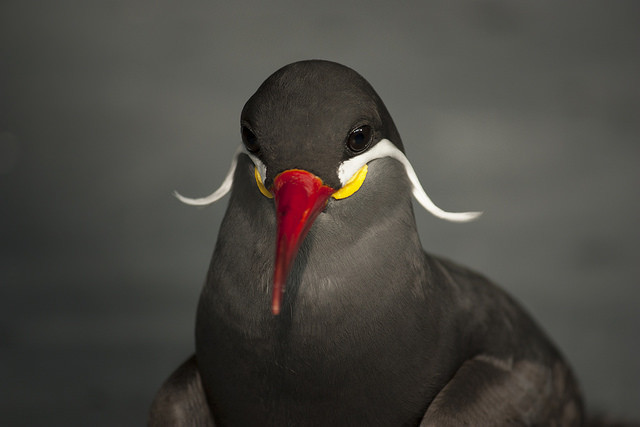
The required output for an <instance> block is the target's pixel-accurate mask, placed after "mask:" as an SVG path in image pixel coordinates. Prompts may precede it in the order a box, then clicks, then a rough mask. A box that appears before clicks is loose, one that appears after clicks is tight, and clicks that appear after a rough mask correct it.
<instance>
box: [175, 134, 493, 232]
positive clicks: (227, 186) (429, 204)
mask: <svg viewBox="0 0 640 427" xmlns="http://www.w3.org/2000/svg"><path fill="white" fill-rule="evenodd" d="M240 153H245V154H247V155H248V156H249V157H250V158H251V160H252V161H253V163H254V165H255V166H256V168H258V172H259V173H260V176H261V178H262V182H265V179H266V174H267V168H266V166H265V165H264V163H262V162H261V161H260V159H258V158H257V157H256V156H254V155H253V154H251V153H249V152H247V151H246V149H245V148H244V145H242V144H241V145H240V146H239V147H238V149H237V150H236V152H235V154H234V156H233V160H232V161H231V167H230V168H229V172H227V176H226V177H225V179H224V181H223V182H222V185H221V186H220V188H218V189H217V190H216V191H215V192H213V193H212V194H210V195H209V196H206V197H202V198H199V199H191V198H189V197H184V196H182V195H181V194H180V193H178V192H177V191H175V192H174V194H175V196H176V197H177V198H178V200H180V201H181V202H182V203H185V204H187V205H192V206H205V205H209V204H211V203H214V202H216V201H218V200H220V199H221V198H222V197H224V195H225V194H227V193H228V192H229V190H231V186H232V185H233V174H234V173H235V170H236V165H237V164H238V155H239V154H240ZM385 157H391V158H392V159H395V160H397V161H399V162H400V163H401V164H402V165H403V166H404V169H405V172H406V173H407V177H408V178H409V181H410V182H411V189H412V193H413V197H415V198H416V200H417V201H418V203H420V205H422V207H423V208H425V209H426V210H427V211H428V212H430V213H431V214H432V215H434V216H436V217H438V218H441V219H444V220H447V221H452V222H468V221H473V220H474V219H476V218H478V217H479V216H480V215H482V212H447V211H444V210H442V209H440V208H439V207H438V206H436V204H435V203H433V201H431V199H430V198H429V196H427V193H426V192H425V191H424V188H422V185H421V184H420V181H419V180H418V176H417V175H416V173H415V171H414V170H413V166H411V163H410V162H409V160H408V159H407V157H406V156H405V155H404V153H403V152H402V151H400V150H399V149H398V148H397V147H396V146H395V145H393V143H392V142H391V141H389V140H388V139H382V140H380V141H379V142H378V143H377V144H376V145H374V146H373V147H372V148H371V149H369V150H368V151H365V152H364V153H362V154H360V155H358V156H355V157H352V158H350V159H349V160H345V161H344V162H342V163H341V164H340V166H339V168H338V177H339V178H340V182H341V183H342V185H345V184H346V183H347V181H348V180H349V179H350V178H351V177H352V176H353V175H354V174H355V173H356V172H357V171H358V170H359V169H360V168H361V167H363V166H364V165H366V164H367V163H369V162H372V161H374V160H376V159H381V158H385Z"/></svg>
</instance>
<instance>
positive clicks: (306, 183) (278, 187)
mask: <svg viewBox="0 0 640 427" xmlns="http://www.w3.org/2000/svg"><path fill="white" fill-rule="evenodd" d="M334 192H335V190H334V189H333V188H331V187H329V186H327V185H324V184H323V183H322V180H321V179H320V178H318V177H317V176H315V175H314V174H312V173H310V172H307V171H304V170H300V169H290V170H287V171H284V172H282V173H280V174H278V176H276V178H275V180H274V181H273V188H272V193H273V197H274V200H275V203H276V218H277V222H278V234H277V240H276V265H275V269H274V273H273V296H272V300H271V311H272V312H273V314H279V313H280V306H281V303H282V293H283V292H284V287H285V284H286V282H287V277H288V276H289V272H290V271H291V266H292V265H293V261H294V260H295V258H296V255H297V254H298V249H299V248H300V245H301V244H302V241H303V240H304V238H305V237H306V235H307V233H308V232H309V229H310V228H311V225H312V224H313V221H315V219H316V218H317V216H318V215H319V214H320V212H322V210H323V209H324V207H325V206H326V204H327V200H328V199H329V197H330V196H331V194H333V193H334Z"/></svg>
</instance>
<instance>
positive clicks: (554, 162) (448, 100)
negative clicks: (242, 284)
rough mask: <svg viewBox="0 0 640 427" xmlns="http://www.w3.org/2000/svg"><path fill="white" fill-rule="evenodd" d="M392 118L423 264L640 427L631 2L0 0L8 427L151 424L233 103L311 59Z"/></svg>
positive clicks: (195, 277)
mask: <svg viewBox="0 0 640 427" xmlns="http://www.w3.org/2000/svg"><path fill="white" fill-rule="evenodd" d="M309 58H322V59H329V60H334V61H337V62H341V63H343V64H346V65H348V66H351V67H352V68H354V69H356V70H357V71H358V72H360V73H361V74H362V75H363V76H364V77H365V78H367V79H368V80H369V81H370V82H371V84H372V85H373V86H374V87H375V88H376V90H377V91H378V93H379V94H380V95H381V97H382V99H383V100H384V101H385V103H386V105H387V107H388V108H389V110H390V112H391V114H392V116H393V117H394V119H395V121H396V124H397V126H398V128H399V130H400V133H401V135H402V136H403V140H404V144H405V147H406V149H407V153H408V157H409V158H410V159H411V160H412V162H413V164H414V166H415V168H416V170H417V173H418V175H419V177H420V179H421V181H422V182H423V184H424V186H425V188H426V189H427V190H428V192H429V194H430V195H431V197H432V198H433V200H434V201H435V202H436V203H437V204H439V205H440V206H441V207H443V208H444V209H448V210H484V211H485V215H484V216H483V217H481V219H480V220H479V221H477V222H474V223H471V224H451V223H447V222H444V221H440V220H437V219H435V218H433V217H431V216H430V215H429V214H427V213H426V212H424V211H423V210H422V209H420V208H419V207H418V208H416V218H417V221H418V223H419V227H420V233H421V239H422V242H423V245H424V246H425V248H426V249H427V250H428V251H430V252H433V253H437V254H441V255H444V256H447V257H450V258H453V259H455V260H457V261H459V262H461V263H463V264H466V265H468V266H471V267H473V268H475V269H476V270H479V271H481V272H483V273H485V274H486V275H488V276H489V277H491V278H493V279H494V280H495V281H496V282H498V283H499V284H500V285H502V286H503V287H504V288H505V289H507V290H508V292H510V293H511V294H512V295H514V296H515V297H516V298H517V299H519V300H520V301H521V302H522V303H523V304H524V305H525V306H526V307H527V308H528V310H529V311H530V312H531V313H532V314H533V315H534V317H536V318H537V319H538V321H539V322H540V323H541V324H542V325H543V327H544V328H545V329H546V330H547V331H548V333H549V334H550V335H551V336H552V338H553V339H554V340H555V342H556V343H557V344H558V345H559V347H560V348H561V349H562V351H563V352H564V353H565V355H566V356H567V358H568V359H569V360H570V361H571V363H572V364H573V366H574V368H575V370H576V372H577V374H578V376H579V378H580V380H581V382H582V385H583V387H584V390H585V394H586V399H587V402H588V404H589V408H590V409H591V410H592V411H595V412H604V413H607V414H610V415H614V416H617V417H622V418H624V417H632V418H640V339H639V338H640V334H639V332H640V308H639V305H640V304H639V303H640V287H639V285H640V283H639V279H640V267H639V263H640V262H639V261H640V259H639V255H640V250H639V249H638V244H639V242H640V227H639V226H638V219H639V218H640V198H639V195H640V194H639V193H640V191H639V188H640V186H639V184H640V167H639V166H640V163H639V161H640V138H639V137H640V125H639V122H640V114H639V113H640V79H639V76H640V3H638V2H634V1H628V2H625V1H616V2H583V1H580V2H539V1H535V2H534V1H530V2H508V1H504V2H498V1H474V2H462V3H460V2H450V1H439V2H429V3H426V2H421V3H418V2H415V3H392V2H354V3H351V2H342V1H325V2H321V3H320V2H316V3H312V4H302V2H293V1H292V2H257V1H246V2H235V3H234V4H233V5H232V2H225V3H222V2H217V3H215V2H192V3H189V4H186V3H182V2H164V1H159V2H149V3H143V2H130V1H104V2H86V1H56V2H31V1H6V0H5V1H3V2H2V3H0V108H1V110H0V393H1V395H0V424H1V425H3V426H7V425H9V426H20V425H65V426H74V425H78V426H87V425H92V426H102V425H104V426H113V425H142V424H144V422H145V417H146V412H147V408H148V405H149V403H150V401H151V399H152V396H153V394H154V392H155V390H156V389H157V388H158V386H159V385H160V383H161V382H162V381H163V380H164V379H165V378H166V376H167V375H168V374H169V373H170V372H171V371H172V370H173V369H174V368H175V367H176V366H177V365H178V364H179V363H180V362H181V361H182V360H183V359H185V358H186V357H187V356H188V355H189V354H191V353H192V352H193V348H194V343H193V341H194V340H193V323H194V316H195V309H196V303H197V298H198V294H199V292H200V288H201V286H202V284H203V281H204V276H205V272H206V269H207V266H208V262H209V258H210V256H211V253H212V251H213V246H214V243H215V240H216V235H217V230H218V227H219V225H220V220H221V217H222V215H223V213H224V210H225V205H226V203H227V199H224V200H223V201H222V202H220V203H218V204H216V205H213V206H211V207H208V208H204V209H202V208H192V207H188V206H185V205H181V204H180V203H179V202H178V201H177V200H175V199H174V198H173V197H172V195H171V193H172V191H173V190H174V189H178V190H180V191H181V192H182V193H183V194H185V195H188V196H194V197H195V196H201V195H205V194H209V193H210V192H211V191H212V190H213V189H215V188H216V187H217V186H218V184H219V183H220V182H221V181H222V179H223V177H224V175H225V173H226V171H227V168H228V165H229V162H230V159H231V157H232V153H233V151H234V149H235V147H236V146H237V144H238V143H239V141H240V138H239V114H240V110H241V108H242V106H243V104H244V102H245V101H246V100H247V98H248V97H249V96H250V95H251V94H252V93H253V92H254V91H255V90H256V89H257V87H258V85H259V84H260V83H261V82H262V81H263V80H264V79H265V78H266V77H267V76H268V75H269V74H271V73H272V72H273V71H275V70H276V69H277V68H279V67H281V66H283V65H285V64H287V63H290V62H293V61H296V60H300V59H309Z"/></svg>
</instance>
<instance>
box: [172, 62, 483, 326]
mask: <svg viewBox="0 0 640 427" xmlns="http://www.w3.org/2000/svg"><path fill="white" fill-rule="evenodd" d="M240 125H241V136H242V144H241V145H240V146H239V148H238V150H237V151H236V155H235V156H234V160H233V162H232V166H231V168H230V171H229V173H228V174H227V177H226V179H225V181H224V182H223V184H222V186H221V187H220V188H219V189H218V190H217V191H216V192H214V193H213V194H211V195H210V196H207V197H204V198H200V199H191V198H187V197H184V196H181V195H180V194H178V193H176V196H177V197H178V198H179V199H180V200H181V201H183V202H184V203H187V204H191V205H206V204H210V203H213V202H215V201H217V200H219V199H220V198H221V197H223V196H224V195H225V194H226V193H227V192H228V191H229V190H230V189H231V188H232V186H233V176H234V171H235V166H236V163H237V156H238V155H240V154H243V153H244V154H245V155H247V156H249V158H250V159H251V161H252V162H253V164H254V167H255V168H254V169H255V170H254V172H255V173H254V176H255V185H256V186H257V188H258V189H259V190H260V193H261V194H262V196H261V197H267V198H270V199H273V201H274V203H275V211H276V220H277V236H276V247H275V253H276V256H275V267H274V275H273V288H272V289H273V292H272V303H271V310H272V312H273V314H278V313H279V312H280V308H281V303H282V293H283V291H284V287H285V284H286V281H287V278H288V275H289V272H290V270H291V266H292V264H293V261H294V260H295V258H296V255H297V253H298V250H299V248H300V245H301V244H302V242H303V240H304V238H305V236H306V235H307V233H308V231H309V230H310V229H311V227H312V225H313V223H314V221H315V219H316V218H317V217H318V215H319V214H320V213H321V212H322V211H323V210H324V208H325V207H326V205H327V203H329V201H330V200H332V199H333V200H335V201H336V203H340V202H342V201H345V200H347V199H349V198H350V197H351V196H352V195H353V194H355V193H356V192H357V191H359V189H360V188H361V186H362V184H363V183H364V181H365V180H366V179H367V172H368V168H369V165H370V164H372V163H373V162H374V161H375V160H377V159H381V158H386V157H390V158H393V159H395V160H397V161H398V162H400V163H401V164H402V165H403V166H404V168H405V171H406V174H407V177H408V180H409V182H410V183H411V187H412V193H413V195H414V197H416V199H417V200H418V202H419V203H420V204H421V205H422V206H424V207H425V208H426V209H427V210H428V211H430V212H431V213H433V214H434V215H436V216H438V217H440V218H443V219H446V220H450V221H469V220H472V219H474V218H476V217H477V216H478V215H480V213H479V212H463V213H450V212H445V211H443V210H441V209H440V208H438V207H437V206H436V205H435V204H434V203H433V202H432V201H431V200H430V198H429V197H428V196H427V194H426V192H425V191H424V189H423V188H422V186H421V185H420V182H419V181H418V178H417V176H416V174H415V172H414V170H413V167H412V166H411V164H410V162H409V161H408V160H407V158H406V156H405V154H404V148H403V146H402V142H401V140H400V136H399V134H398V131H397V130H396V127H395V125H394V123H393V120H392V119H391V116H390V115H389V112H388V111H387V109H386V107H385V106H384V104H383V102H382V100H381V99H380V97H379V96H378V95H377V94H376V92H375V91H374V90H373V88H372V87H371V85H370V84H369V83H368V82H367V81H366V80H365V79H364V78H363V77H361V76H360V75H359V74H358V73H356V72H355V71H353V70H352V69H350V68H348V67H345V66H343V65H340V64H336V63H334V62H329V61H318V60H312V61H301V62H296V63H293V64H290V65H287V66H285V67H283V68H281V69H280V70H278V71H276V72H275V73H274V74H272V75H271V76H270V77H269V78H267V80H266V81H265V82H264V83H263V84H262V85H261V86H260V87H259V88H258V90H257V91H256V93H255V94H254V95H253V96H251V98H250V99H249V100H248V101H247V103H246V104H245V106H244V108H243V110H242V114H241V118H240Z"/></svg>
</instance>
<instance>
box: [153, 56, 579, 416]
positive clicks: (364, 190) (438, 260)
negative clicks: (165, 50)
mask: <svg viewBox="0 0 640 427" xmlns="http://www.w3.org/2000/svg"><path fill="white" fill-rule="evenodd" d="M240 130H241V132H240V134H241V135H240V136H241V139H242V142H241V143H240V144H239V147H238V149H237V150H236V153H235V154H234V156H233V160H232V163H231V167H230V170H229V173H228V174H227V176H226V178H225V180H224V182H223V183H222V185H221V187H220V188H219V189H218V190H217V191H215V192H214V193H212V194H211V195H210V196H206V197H202V198H188V197H185V196H182V195H180V194H179V193H177V194H176V196H177V197H178V198H179V199H180V200H182V201H183V202H185V203H187V204H191V205H207V204H210V203H213V202H215V201H217V200H220V199H221V198H222V197H224V196H225V195H226V194H229V193H230V198H229V202H228V207H227V210H226V213H225V215H224V218H223V220H222V223H221V226H220V230H219V233H218V239H217V242H216V244H215V249H214V253H213V256H212V260H211V263H210V265H209V268H208V272H207V276H206V281H205V284H204V287H203V290H202V293H201V295H200V299H199V302H198V308H197V315H196V325H195V338H196V339H195V354H194V355H193V356H191V357H190V358H189V359H187V361H186V362H184V363H183V364H182V365H181V366H180V367H178V368H177V369H176V371H174V372H173V373H172V374H171V375H170V377H169V378H168V379H167V380H166V381H165V382H164V384H163V385H162V386H161V387H160V390H159V391H158V392H157V394H156V396H155V398H154V400H153V403H152V405H151V410H150V415H149V425H153V426H156V425H180V426H187V425H189V426H191V425H215V426H250V425H260V426H285V425H291V426H458V425H473V426H485V425H487V426H488V425H556V426H578V425H581V424H582V422H583V413H584V411H583V403H582V397H581V392H580V387H579V384H578V381H577V379H576V377H575V375H574V374H573V372H572V369H571V367H570V366H569V364H568V363H567V361H566V359H565V358H564V356H563V355H562V354H561V352H560V350H559V349H558V347H556V345H555V344H554V343H553V342H552V341H551V339H550V338H549V337H548V336H547V335H546V334H545V332H544V331H543V330H542V329H541V328H540V327H539V326H538V324H537V323H536V321H535V320H533V318H532V317H531V316H530V315H529V314H528V313H527V312H526V310H525V309H524V308H523V307H522V306H521V305H520V304H519V303H518V302H517V301H515V299H514V298H512V297H511V296H509V295H508V294H507V293H506V292H505V291H503V290H502V289H501V288H500V287H498V286H497V285H495V284H493V283H492V282H491V281H490V280H489V279H487V278H486V277H485V276H484V275H482V274H479V273H476V272H474V271H472V270H470V269H468V268H466V267H463V266H461V265H459V264H457V263H455V262H453V261H451V260H448V259H445V258H443V257H439V256H435V255H431V254H429V253H427V252H426V251H425V250H424V249H423V247H422V244H421V241H420V237H419V235H418V230H417V226H416V220H415V215H414V210H413V204H412V198H415V199H416V201H417V202H418V203H419V204H420V205H421V206H423V207H424V208H425V209H426V210H427V211H429V212H431V213H432V214H434V215H435V216H437V217H439V218H442V219H444V220H449V221H454V222H464V221H470V220H473V219H475V218H477V217H478V216H479V215H480V212H447V211H444V210H442V209H440V208H439V207H438V206H436V205H435V204H434V203H433V202H432V200H431V199H430V198H429V196H428V195H427V194H426V191H425V190H424V188H423V186H422V185H421V183H420V181H419V180H418V177H417V175H416V172H415V170H414V168H413V166H412V164H411V163H410V161H409V160H408V158H407V156H406V154H405V148H404V146H403V143H402V141H401V139H400V135H399V133H398V130H397V128H396V126H395V124H394V122H393V120H392V118H391V115H390V114H389V112H388V110H387V108H386V107H385V105H384V103H383V102H382V100H381V98H380V97H379V96H378V94H377V93H376V91H375V90H374V89H373V87H372V86H371V85H370V84H369V83H368V82H367V80H365V78H364V77H362V76H361V75H360V74H359V73H357V72H356V71H354V70H353V69H352V68H349V67H347V66H344V65H341V64H338V63H335V62H331V61H326V60H304V61H298V62H294V63H292V64H289V65H286V66H284V67H282V68H280V69H279V70H277V71H276V72H274V73H273V74H272V75H270V76H269V77H268V78H267V79H266V80H265V81H264V82H263V83H262V84H261V85H260V86H259V88H258V89H257V91H256V92H255V93H254V94H253V95H252V96H251V97H250V98H249V100H248V101H247V102H246V104H245V105H244V108H243V109H242V113H241V117H240Z"/></svg>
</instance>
